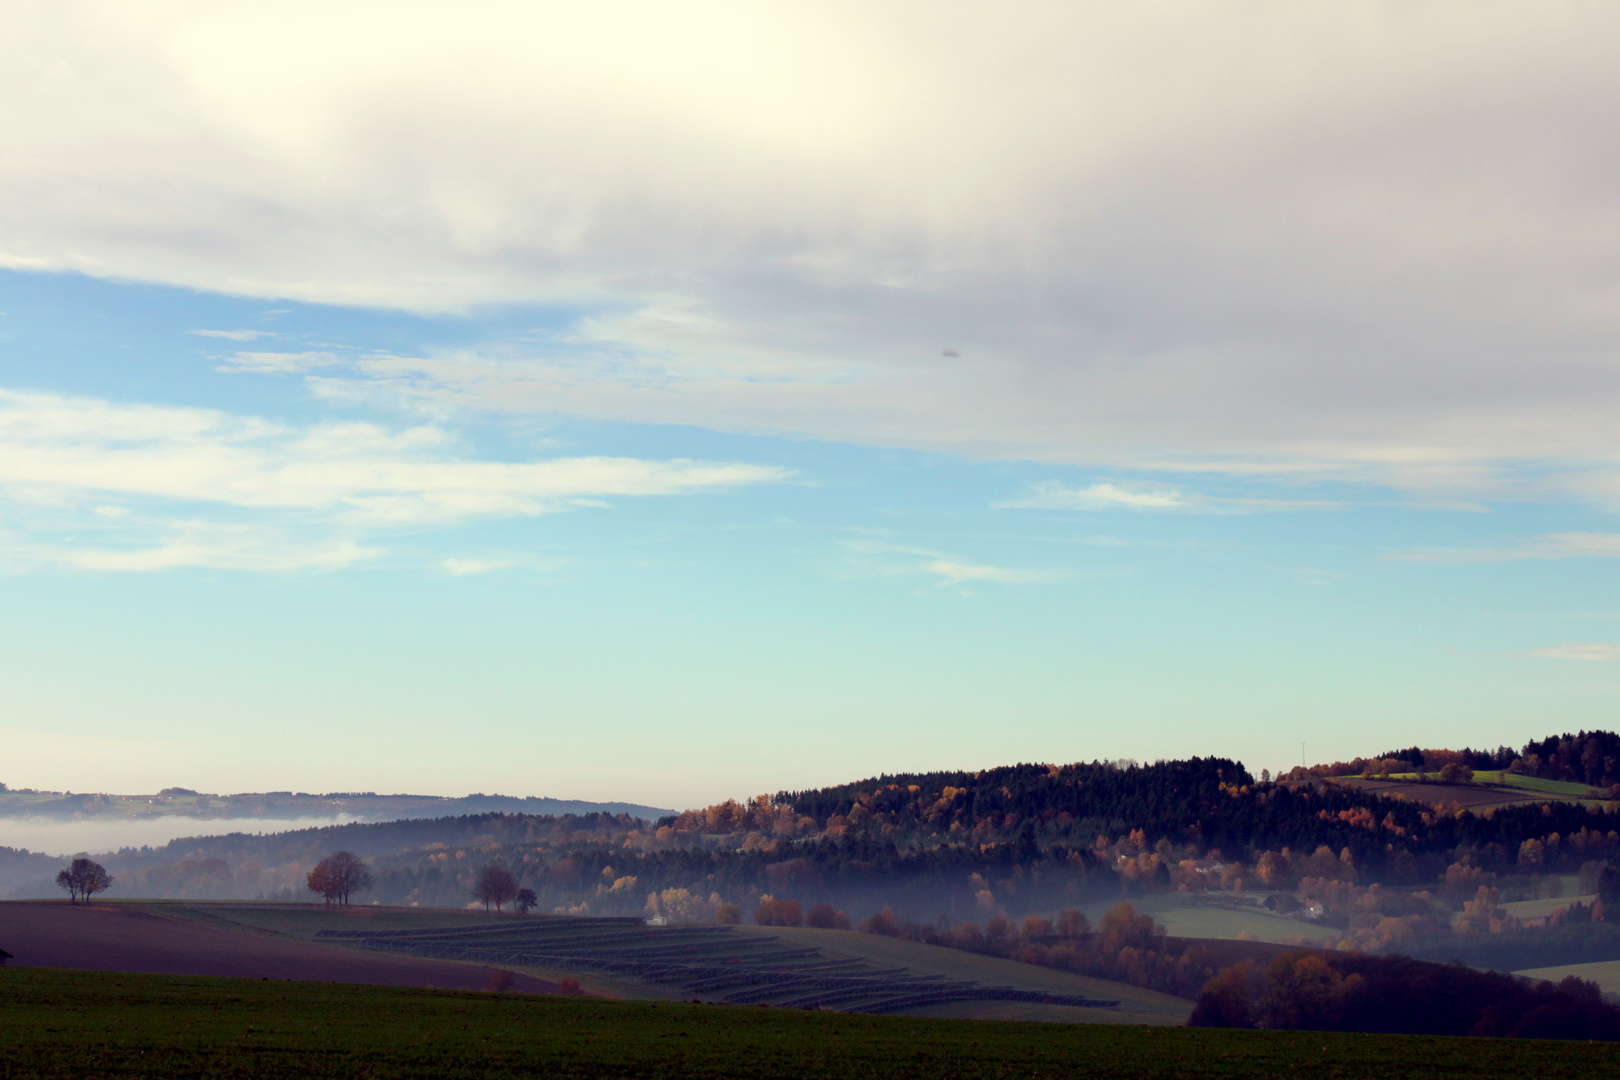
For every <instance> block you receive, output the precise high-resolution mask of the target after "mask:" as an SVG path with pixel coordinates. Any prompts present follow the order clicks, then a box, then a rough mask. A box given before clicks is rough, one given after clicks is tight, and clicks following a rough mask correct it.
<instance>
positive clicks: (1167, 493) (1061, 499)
mask: <svg viewBox="0 0 1620 1080" xmlns="http://www.w3.org/2000/svg"><path fill="white" fill-rule="evenodd" d="M994 505H995V506H996V507H997V508H998V509H1017V510H1114V509H1125V510H1186V509H1189V508H1190V507H1191V506H1192V505H1193V504H1192V502H1191V500H1189V499H1188V498H1187V497H1186V496H1185V495H1183V494H1182V493H1181V492H1180V491H1179V490H1177V489H1176V488H1172V487H1148V486H1143V485H1136V484H1125V485H1120V484H1112V483H1107V482H1103V483H1097V484H1092V485H1091V486H1090V487H1085V488H1071V487H1065V486H1064V485H1062V484H1060V483H1058V482H1057V481H1056V480H1047V481H1043V482H1042V483H1039V484H1036V485H1035V489H1034V490H1033V491H1032V492H1031V493H1030V494H1028V495H1026V496H1023V497H1022V498H1017V499H1005V500H1003V501H1001V502H998V503H995V504H994Z"/></svg>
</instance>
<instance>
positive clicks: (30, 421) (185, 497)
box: [0, 391, 788, 570]
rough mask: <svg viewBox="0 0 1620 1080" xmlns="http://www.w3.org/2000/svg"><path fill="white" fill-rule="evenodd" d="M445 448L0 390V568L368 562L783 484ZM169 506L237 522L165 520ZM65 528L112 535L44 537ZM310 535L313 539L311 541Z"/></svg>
mask: <svg viewBox="0 0 1620 1080" xmlns="http://www.w3.org/2000/svg"><path fill="white" fill-rule="evenodd" d="M455 451H456V445H455V440H454V438H453V437H452V435H451V434H450V433H449V432H447V431H445V430H443V429H441V428H438V427H434V426H431V425H422V426H418V427H413V428H407V429H403V430H395V429H390V428H384V427H381V426H378V425H374V424H359V423H346V424H319V425H314V426H309V427H289V426H285V425H278V424H273V423H269V422H266V421H263V420H259V419H255V418H244V417H234V416H230V415H228V414H225V413H221V412H217V411H214V410H207V409H193V408H172V407H160V406H147V405H123V404H116V403H110V402H105V401H97V400H93V399H86V398H68V397H62V396H57V395H49V394H25V393H16V392H11V391H0V505H4V506H7V507H8V508H9V510H10V513H9V514H8V517H9V518H10V519H11V520H12V521H13V522H15V523H17V524H16V525H15V526H14V528H23V529H25V530H26V531H27V533H28V535H26V536H23V537H21V538H16V539H14V540H13V541H12V542H11V543H10V544H8V545H6V550H7V552H8V554H9V556H10V558H11V560H12V561H13V562H16V561H22V562H41V561H43V562H54V563H57V564H60V565H66V566H75V567H80V568H84V569H102V570H116V569H129V570H147V569H164V568H168V567H174V566H181V565H187V566H214V567H223V568H238V569H263V570H296V569H306V568H322V567H324V568H336V567H340V566H346V565H350V564H352V563H355V562H358V561H361V560H364V559H370V558H374V557H376V556H377V555H378V554H380V549H378V548H375V547H371V546H367V545H366V544H365V543H364V542H363V541H362V539H361V537H362V536H363V534H365V533H368V532H373V531H376V530H378V529H383V528H387V527H391V526H400V525H414V524H423V523H441V524H444V523H449V524H453V523H457V522H463V521H468V520H472V519H477V518H489V517H521V516H532V515H536V514H542V513H546V512H549V511H555V510H561V509H566V508H569V507H575V506H582V505H593V504H598V503H599V501H600V500H602V499H604V498H612V497H630V496H647V495H679V494H689V493H696V492H705V491H725V490H732V489H736V488H739V487H745V486H748V485H753V484H761V483H771V482H775V481H779V480H782V479H785V478H786V477H787V475H788V474H787V473H786V472H785V471H784V470H781V469H778V468H773V467H764V466H755V465H744V464H728V463H709V462H697V461H684V460H674V461H646V460H641V459H636V458H608V457H572V458H552V459H548V460H543V461H522V462H501V461H477V460H467V459H466V458H463V457H459V456H457V454H456V453H455ZM109 498H116V499H118V500H120V505H116V506H112V505H109V504H108V503H107V502H106V500H107V499H109ZM126 504H133V505H134V506H135V507H137V508H140V509H141V510H142V513H141V514H139V515H132V514H131V513H130V505H126ZM176 506H183V507H187V508H190V509H189V510H188V511H187V512H188V513H192V512H195V511H196V510H200V509H208V510H211V511H212V512H213V513H215V514H227V515H236V516H237V517H239V518H240V517H244V516H245V520H242V521H224V520H217V519H211V520H201V519H197V518H195V517H187V518H178V517H176V515H175V513H174V508H175V507H176ZM81 511H82V512H81ZM295 525H297V526H298V528H297V529H295V528H294V526H295ZM72 527H82V528H83V529H84V530H88V535H90V536H93V537H100V538H105V537H107V536H116V537H118V538H120V539H119V542H117V543H114V544H110V545H109V544H101V543H99V541H98V542H96V543H89V542H85V541H83V540H82V539H75V540H74V541H73V542H71V543H69V542H66V541H55V540H53V541H51V542H50V543H48V544H47V543H46V542H45V538H46V537H48V536H51V535H55V534H59V533H63V532H71V531H72ZM311 528H313V529H315V530H316V531H317V532H319V531H320V530H325V532H326V535H319V536H315V537H314V538H311V536H310V535H309V530H310V529H311ZM334 530H335V531H336V533H335V534H334Z"/></svg>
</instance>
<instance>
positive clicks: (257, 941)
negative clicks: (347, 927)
mask: <svg viewBox="0 0 1620 1080" xmlns="http://www.w3.org/2000/svg"><path fill="white" fill-rule="evenodd" d="M0 949H4V950H5V951H6V952H9V953H11V954H12V957H13V958H12V959H11V960H10V961H8V963H10V964H13V965H16V966H18V967H52V968H90V969H93V970H97V971H145V972H153V973H157V974H165V975H225V976H235V977H239V978H250V979H260V978H266V979H300V980H305V981H310V982H346V983H374V984H378V985H383V986H432V987H437V988H439V989H444V990H486V989H503V990H515V991H519V992H522V993H529V994H554V993H556V992H557V984H556V983H553V982H550V981H549V980H546V979H539V978H535V977H534V976H531V975H523V974H519V973H518V972H509V971H502V970H501V969H499V968H492V967H483V966H479V965H477V964H458V963H454V962H452V961H449V960H428V959H422V958H418V957H412V956H379V955H373V954H371V953H365V952H359V951H357V950H351V949H344V948H339V947H336V946H327V945H316V944H313V943H311V942H305V941H295V940H292V939H289V938H279V937H271V936H266V935H260V934H247V933H235V932H233V931H230V930H219V929H215V928H213V927H210V926H199V925H197V924H196V923H193V922H185V921H181V920H178V919H167V918H164V917H162V916H161V915H155V914H152V913H151V912H149V911H142V910H138V909H136V908H133V907H127V906H124V905H121V904H71V905H70V904H66V903H63V902H61V901H54V902H47V903H39V902H11V903H0Z"/></svg>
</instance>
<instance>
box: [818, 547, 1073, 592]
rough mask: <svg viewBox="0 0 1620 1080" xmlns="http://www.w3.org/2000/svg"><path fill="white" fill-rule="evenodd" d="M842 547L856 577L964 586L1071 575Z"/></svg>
mask: <svg viewBox="0 0 1620 1080" xmlns="http://www.w3.org/2000/svg"><path fill="white" fill-rule="evenodd" d="M842 546H843V548H844V550H845V551H846V552H848V553H849V554H851V555H852V556H854V558H855V567H854V570H855V574H856V575H857V576H873V575H875V576H880V577H896V576H907V575H923V576H932V577H935V578H938V579H939V580H938V581H937V582H936V584H938V585H940V586H942V587H944V586H951V585H967V584H971V583H972V582H976V581H984V582H995V583H998V584H1004V585H1025V584H1035V583H1042V582H1058V581H1064V580H1066V579H1067V578H1068V577H1069V576H1070V575H1069V574H1068V573H1067V572H1065V571H1060V570H1041V569H1020V568H1013V567H1006V566H992V565H989V564H987V563H974V562H968V561H967V560H965V559H961V558H958V557H957V556H954V555H949V554H946V553H944V552H940V551H933V550H931V549H928V548H919V547H907V546H904V545H900V544H884V543H877V542H874V541H869V540H851V541H846V542H845V543H844V544H843V545H842Z"/></svg>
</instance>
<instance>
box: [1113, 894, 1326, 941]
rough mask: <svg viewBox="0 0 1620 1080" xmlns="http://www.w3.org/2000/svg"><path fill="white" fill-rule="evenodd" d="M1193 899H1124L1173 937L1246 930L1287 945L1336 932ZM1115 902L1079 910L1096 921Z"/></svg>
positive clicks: (1226, 935) (1258, 911)
mask: <svg viewBox="0 0 1620 1080" xmlns="http://www.w3.org/2000/svg"><path fill="white" fill-rule="evenodd" d="M1192 899H1193V898H1192V897H1191V896H1190V895H1189V894H1187V893H1155V894H1153V895H1151V896H1133V897H1131V898H1130V900H1129V901H1127V902H1128V903H1129V904H1130V905H1131V906H1132V907H1133V908H1135V909H1136V910H1137V911H1139V912H1141V913H1142V914H1144V915H1151V916H1153V918H1154V920H1155V921H1156V922H1158V923H1160V924H1161V925H1163V926H1164V928H1165V930H1166V931H1167V932H1168V933H1170V934H1172V935H1174V936H1176V937H1188V938H1237V937H1240V936H1242V935H1243V934H1248V940H1250V941H1269V942H1272V943H1273V944H1277V945H1290V944H1294V943H1295V939H1298V938H1304V939H1305V941H1306V943H1307V944H1309V943H1313V942H1318V941H1321V940H1323V939H1325V938H1328V937H1330V936H1332V935H1333V934H1334V933H1336V932H1337V931H1335V930H1333V929H1332V928H1331V927H1326V926H1321V925H1319V924H1315V923H1308V922H1303V921H1301V920H1299V919H1289V918H1285V917H1284V916H1281V915H1273V914H1272V913H1271V912H1269V911H1266V910H1265V909H1264V908H1250V907H1242V908H1228V907H1220V906H1215V905H1206V904H1195V903H1193V902H1192ZM1117 903H1119V901H1118V900H1105V901H1099V902H1098V903H1095V904H1088V905H1086V906H1085V907H1083V908H1081V910H1082V911H1084V912H1085V914H1086V918H1088V919H1090V920H1091V921H1092V923H1093V924H1094V925H1095V924H1096V923H1097V921H1098V920H1100V919H1101V918H1102V916H1103V913H1104V912H1106V911H1107V910H1108V909H1109V908H1111V907H1113V906H1114V905H1115V904H1117Z"/></svg>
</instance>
